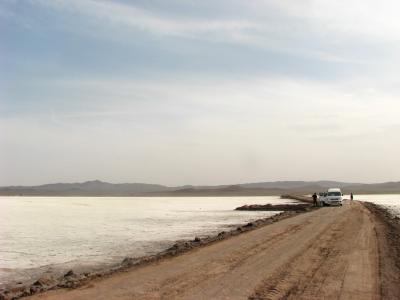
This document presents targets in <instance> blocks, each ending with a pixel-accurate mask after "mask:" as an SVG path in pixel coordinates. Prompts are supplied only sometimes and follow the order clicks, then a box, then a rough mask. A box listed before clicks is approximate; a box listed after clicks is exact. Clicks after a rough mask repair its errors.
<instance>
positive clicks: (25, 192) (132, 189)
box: [0, 180, 400, 197]
mask: <svg viewBox="0 0 400 300" xmlns="http://www.w3.org/2000/svg"><path fill="white" fill-rule="evenodd" d="M329 187H339V188H341V189H342V190H343V192H344V193H350V192H353V193H355V194H385V193H394V194H397V193H399V194H400V182H385V183H375V184H363V183H347V182H337V181H275V182H257V183H244V184H236V185H218V186H191V185H186V186H178V187H168V186H164V185H158V184H146V183H118V184H114V183H108V182H103V181H99V180H93V181H86V182H82V183H54V184H44V185H38V186H7V187H0V195H1V196H116V197H117V196H160V197H162V196H270V195H283V194H302V195H303V194H310V193H314V192H322V191H325V190H326V189H327V188H329Z"/></svg>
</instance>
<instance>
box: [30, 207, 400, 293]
mask: <svg viewBox="0 0 400 300" xmlns="http://www.w3.org/2000/svg"><path fill="white" fill-rule="evenodd" d="M292 215H293V217H290V218H287V217H286V218H283V219H281V220H279V222H272V223H271V224H268V225H267V226H260V227H257V228H255V229H254V230H248V231H246V232H244V233H242V234H238V235H234V236H232V237H231V238H225V239H222V240H220V241H216V242H212V243H209V244H206V245H205V246H202V247H195V248H192V249H191V250H190V251H186V252H183V253H181V254H180V255H175V256H170V257H164V258H162V259H159V260H155V261H152V262H150V263H147V264H143V265H138V266H132V267H129V268H127V269H126V270H124V272H117V273H115V274H112V275H110V276H106V277H103V278H98V279H91V280H89V281H88V282H86V283H84V284H83V285H80V286H79V287H78V288H74V289H57V290H53V291H48V292H45V293H41V294H36V295H33V296H32V297H31V298H30V299H58V300H65V299H74V300H75V299H76V300H79V299H339V298H340V299H363V300H364V299H400V285H399V274H400V272H399V265H398V257H399V256H398V255H397V253H398V252H396V251H398V249H399V240H398V234H399V232H398V227H397V225H398V223H396V222H398V221H397V220H394V219H393V220H392V219H389V221H387V218H389V216H387V215H385V212H384V211H383V210H380V208H379V207H373V206H370V205H369V204H365V205H364V204H363V203H360V202H357V201H354V202H350V201H346V202H345V203H344V205H343V207H323V208H320V209H314V210H312V211H310V212H308V213H300V214H296V213H292ZM396 249H397V250H396ZM391 253H392V254H391ZM396 256H397V258H396Z"/></svg>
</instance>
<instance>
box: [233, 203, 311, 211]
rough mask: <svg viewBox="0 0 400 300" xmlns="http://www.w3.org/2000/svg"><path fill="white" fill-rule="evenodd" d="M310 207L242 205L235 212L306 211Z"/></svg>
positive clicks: (294, 205) (300, 205)
mask: <svg viewBox="0 0 400 300" xmlns="http://www.w3.org/2000/svg"><path fill="white" fill-rule="evenodd" d="M310 207H311V204H308V203H307V204H306V203H299V204H277V205H272V204H264V205H262V204H252V205H243V206H240V207H237V208H236V210H250V211H251V210H253V211H254V210H259V211H307V210H308V209H309V208H310Z"/></svg>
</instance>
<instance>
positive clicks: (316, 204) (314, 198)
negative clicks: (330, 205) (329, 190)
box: [312, 193, 318, 206]
mask: <svg viewBox="0 0 400 300" xmlns="http://www.w3.org/2000/svg"><path fill="white" fill-rule="evenodd" d="M312 199H313V203H314V206H318V202H317V199H318V196H317V193H314V194H313V195H312Z"/></svg>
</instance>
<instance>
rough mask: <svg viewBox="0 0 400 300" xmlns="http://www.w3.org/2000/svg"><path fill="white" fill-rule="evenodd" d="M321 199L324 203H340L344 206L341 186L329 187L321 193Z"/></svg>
mask: <svg viewBox="0 0 400 300" xmlns="http://www.w3.org/2000/svg"><path fill="white" fill-rule="evenodd" d="M319 201H320V203H321V204H322V205H340V206H342V201H343V194H342V191H341V190H340V189H339V188H332V189H329V190H328V191H327V192H325V193H323V194H322V195H321V194H320V197H319Z"/></svg>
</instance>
